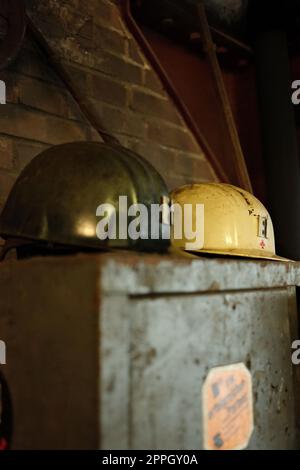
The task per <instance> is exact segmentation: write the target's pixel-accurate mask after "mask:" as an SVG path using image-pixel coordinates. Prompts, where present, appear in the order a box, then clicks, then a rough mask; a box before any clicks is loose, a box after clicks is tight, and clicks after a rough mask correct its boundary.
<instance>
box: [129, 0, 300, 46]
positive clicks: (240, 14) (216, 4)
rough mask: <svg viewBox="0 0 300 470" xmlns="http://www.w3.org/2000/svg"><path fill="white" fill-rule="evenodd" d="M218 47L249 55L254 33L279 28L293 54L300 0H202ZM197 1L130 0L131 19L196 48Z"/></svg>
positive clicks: (299, 41) (298, 40)
mask: <svg viewBox="0 0 300 470" xmlns="http://www.w3.org/2000/svg"><path fill="white" fill-rule="evenodd" d="M204 3H205V6H206V11H207V17H208V21H209V24H210V26H211V28H212V32H213V34H214V39H215V41H216V44H217V46H218V45H219V44H223V45H224V43H225V45H226V43H228V42H229V43H230V42H231V47H233V48H234V47H235V45H236V46H240V48H241V52H242V51H243V50H244V54H247V50H248V53H249V49H251V47H252V46H253V42H254V40H255V37H256V34H257V32H261V31H263V30H268V29H270V28H271V29H273V28H279V29H284V30H285V31H286V32H287V33H288V40H289V45H290V47H291V51H292V52H298V51H299V49H300V1H299V0H289V1H283V0H275V1H263V2H262V1H258V0H226V1H225V0H205V2H204ZM198 4H199V0H132V11H133V14H134V17H135V18H136V19H137V20H138V21H140V22H141V23H143V24H144V25H145V26H148V27H151V28H153V29H154V30H156V31H157V32H159V33H162V34H164V35H166V36H168V37H169V38H172V39H173V40H174V39H175V40H178V41H180V42H184V43H186V44H189V45H190V46H191V47H195V38H197V34H198V35H199V34H200V33H199V29H200V28H199V17H198V14H197V5H198Z"/></svg>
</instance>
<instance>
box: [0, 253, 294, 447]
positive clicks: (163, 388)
mask: <svg viewBox="0 0 300 470" xmlns="http://www.w3.org/2000/svg"><path fill="white" fill-rule="evenodd" d="M298 271H299V268H298V265H297V264H281V263H279V264H277V263H259V262H243V261H230V260H222V261H218V260H205V259H204V260H203V259H202V260H196V261H194V260H192V261H190V260H185V259H171V258H168V257H159V256H144V257H143V256H137V255H129V254H126V255H103V256H101V255H98V256H75V257H67V258H62V257H59V258H49V259H35V260H30V261H24V262H7V263H4V264H3V265H2V266H1V270H0V339H1V340H4V341H6V343H7V365H6V366H3V372H4V374H5V376H6V378H7V381H8V383H9V386H10V389H11V393H12V398H13V405H14V425H15V433H14V443H13V445H14V448H22V449H43V448H48V449H49V448H57V449H69V448H73V449H78V448H84V449H92V448H96V447H98V448H104V449H116V448H119V449H127V448H142V447H145V448H153V449H155V448H158V449H164V448H178V449H188V448H195V449H200V448H201V446H202V416H201V388H202V384H203V381H204V380H205V377H206V375H207V373H208V371H209V369H210V368H211V367H214V366H220V365H226V364H231V363H235V362H244V363H245V364H246V365H247V366H248V367H249V369H250V370H251V373H252V375H253V383H254V388H253V393H254V395H253V396H254V406H255V430H254V434H253V437H252V439H251V442H250V445H249V448H251V449H254V448H257V449H260V448H268V449H275V448H293V447H298V448H300V446H299V443H298V441H297V428H296V425H295V420H296V419H298V420H299V418H300V414H299V410H296V408H295V407H296V405H297V404H298V405H299V398H298V402H297V403H295V396H296V397H299V396H300V394H299V391H298V390H299V382H297V376H298V379H299V377H300V373H299V372H298V369H299V366H298V368H297V367H296V368H295V369H296V370H293V369H292V365H291V360H290V353H291V348H290V346H291V342H292V340H293V339H295V338H297V337H298V335H299V333H298V332H297V306H296V294H295V288H294V287H292V286H293V285H295V283H296V282H298V279H299V274H298ZM1 370H2V369H1ZM58 417H59V418H58Z"/></svg>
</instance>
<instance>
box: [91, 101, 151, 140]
mask: <svg viewBox="0 0 300 470" xmlns="http://www.w3.org/2000/svg"><path fill="white" fill-rule="evenodd" d="M89 103H90V106H91V107H92V109H93V112H94V113H95V114H96V116H99V118H100V120H101V122H103V123H104V125H105V127H106V128H107V129H108V130H109V132H111V133H112V134H113V133H118V134H127V135H129V136H134V137H140V138H142V139H143V138H144V137H145V135H146V128H145V121H144V120H143V119H141V117H140V116H138V115H137V114H135V113H132V112H130V111H127V110H124V109H121V108H117V107H113V106H108V105H105V104H101V103H99V102H97V101H89Z"/></svg>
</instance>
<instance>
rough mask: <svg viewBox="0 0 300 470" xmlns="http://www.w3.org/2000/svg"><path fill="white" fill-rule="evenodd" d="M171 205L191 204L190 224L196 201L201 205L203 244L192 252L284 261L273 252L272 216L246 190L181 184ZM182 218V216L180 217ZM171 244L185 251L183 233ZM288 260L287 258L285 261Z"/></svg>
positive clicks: (212, 185) (172, 194)
mask: <svg viewBox="0 0 300 470" xmlns="http://www.w3.org/2000/svg"><path fill="white" fill-rule="evenodd" d="M171 199H172V204H175V203H176V204H179V206H180V207H181V210H182V211H183V207H184V205H185V204H191V205H192V208H193V211H192V218H193V220H192V224H193V228H195V227H196V220H195V217H196V215H195V214H196V210H195V209H196V204H202V205H203V206H204V245H203V246H201V247H200V246H199V248H195V249H193V252H195V253H207V254H219V255H227V256H228V255H230V256H243V257H249V258H262V259H271V260H285V258H281V257H279V256H277V255H276V253H275V239H274V230H273V224H272V220H271V217H270V215H269V213H268V211H267V210H266V208H265V207H264V206H263V204H262V203H261V202H260V201H259V200H258V199H256V197H254V196H253V195H252V194H250V193H248V192H247V191H245V190H243V189H241V188H238V187H236V186H232V185H230V184H224V183H202V184H192V185H187V186H182V187H180V188H178V189H176V190H174V191H173V192H172V193H171ZM183 220H184V218H183ZM182 229H183V230H182V233H183V236H182V238H180V239H175V237H174V230H172V238H171V240H172V245H173V246H174V247H176V248H180V249H183V250H185V246H186V244H187V243H190V242H191V240H188V239H187V238H185V236H184V233H185V232H184V227H182ZM285 261H287V260H285Z"/></svg>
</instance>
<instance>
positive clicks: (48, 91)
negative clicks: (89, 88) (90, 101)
mask: <svg viewBox="0 0 300 470" xmlns="http://www.w3.org/2000/svg"><path fill="white" fill-rule="evenodd" d="M18 88H19V101H20V103H21V104H24V105H26V106H30V107H32V108H35V109H38V110H42V111H45V112H47V113H51V114H56V115H58V116H64V117H67V116H68V115H69V106H70V102H69V100H68V96H67V94H66V92H65V91H64V90H62V89H61V88H58V87H55V86H53V85H50V84H47V83H45V82H41V81H39V80H36V79H33V78H27V77H24V78H20V79H19V82H18Z"/></svg>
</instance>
